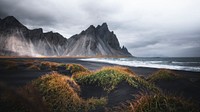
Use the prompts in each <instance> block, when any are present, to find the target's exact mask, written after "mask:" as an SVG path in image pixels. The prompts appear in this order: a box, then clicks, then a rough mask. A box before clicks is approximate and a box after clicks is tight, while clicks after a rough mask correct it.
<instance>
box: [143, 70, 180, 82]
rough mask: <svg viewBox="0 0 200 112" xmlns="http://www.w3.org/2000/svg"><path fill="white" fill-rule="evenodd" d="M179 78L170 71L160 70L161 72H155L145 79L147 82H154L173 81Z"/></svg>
mask: <svg viewBox="0 0 200 112" xmlns="http://www.w3.org/2000/svg"><path fill="white" fill-rule="evenodd" d="M179 78H181V76H179V75H178V74H176V73H174V72H172V71H170V70H166V69H161V70H158V71H156V72H155V73H153V74H152V75H150V76H149V77H148V78H147V80H148V81H150V82H156V81H159V80H175V79H179Z"/></svg>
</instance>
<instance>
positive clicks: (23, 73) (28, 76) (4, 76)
mask: <svg viewBox="0 0 200 112" xmlns="http://www.w3.org/2000/svg"><path fill="white" fill-rule="evenodd" d="M24 59H25V58H17V59H14V60H24ZM27 59H28V60H30V59H31V60H32V59H33V60H41V61H51V62H58V63H77V64H81V65H83V66H85V67H86V68H88V69H90V70H96V69H100V68H101V67H104V66H116V64H109V63H103V62H89V61H81V60H78V59H77V58H27ZM1 60H13V59H9V58H8V59H4V58H0V61H1ZM125 67H129V66H125ZM129 68H130V69H132V70H133V71H134V72H135V73H136V74H137V75H139V76H144V77H147V76H148V75H150V74H152V73H153V72H155V71H157V70H158V69H156V68H144V67H129ZM173 71H175V72H176V73H177V74H180V75H183V76H185V77H187V78H189V79H191V80H194V81H196V80H197V81H196V82H197V84H200V73H199V72H188V71H179V70H173ZM48 72H50V71H48V70H40V71H38V70H37V71H36V70H17V71H15V70H14V71H8V70H1V69H0V81H1V82H4V83H6V84H7V85H9V86H13V87H16V86H21V85H25V84H26V83H28V82H30V81H31V80H33V79H36V78H38V77H39V76H41V75H44V74H45V73H48ZM199 87H200V86H199Z"/></svg>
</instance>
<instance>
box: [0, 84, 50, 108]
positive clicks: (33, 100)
mask: <svg viewBox="0 0 200 112" xmlns="http://www.w3.org/2000/svg"><path fill="white" fill-rule="evenodd" d="M29 87H30V86H29ZM31 90H32V91H29V93H32V96H31V97H30V96H27V94H24V92H23V91H21V90H20V91H18V90H17V91H15V90H12V89H9V88H8V87H7V86H5V85H3V86H2V84H0V112H49V111H48V109H47V108H46V106H45V104H44V103H43V102H42V97H40V96H39V95H38V94H37V91H35V90H34V89H31Z"/></svg>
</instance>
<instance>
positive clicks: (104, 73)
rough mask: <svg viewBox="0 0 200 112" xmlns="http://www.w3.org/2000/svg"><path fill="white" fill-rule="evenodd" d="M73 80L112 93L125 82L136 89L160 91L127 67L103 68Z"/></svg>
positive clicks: (74, 77)
mask: <svg viewBox="0 0 200 112" xmlns="http://www.w3.org/2000/svg"><path fill="white" fill-rule="evenodd" d="M72 78H73V79H74V80H75V81H76V82H77V83H79V84H83V85H84V84H96V85H97V86H100V87H102V88H103V89H104V90H105V91H107V92H110V91H112V90H113V89H114V88H115V87H116V86H117V85H118V84H119V83H121V82H123V81H125V82H127V83H128V84H129V85H130V86H132V87H135V88H140V87H144V88H146V89H149V90H153V91H159V90H158V89H157V88H156V87H155V86H154V85H153V84H150V83H148V82H146V81H145V80H143V79H141V78H140V77H138V76H137V75H136V74H135V73H134V72H132V71H131V70H130V69H128V68H125V67H119V66H114V67H103V68H101V69H100V70H97V71H94V72H80V73H77V74H74V75H73V76H72Z"/></svg>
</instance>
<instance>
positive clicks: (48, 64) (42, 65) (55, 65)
mask: <svg viewBox="0 0 200 112" xmlns="http://www.w3.org/2000/svg"><path fill="white" fill-rule="evenodd" d="M61 65H62V64H61V63H56V62H49V61H41V62H40V69H49V70H57V69H58V67H59V66H61Z"/></svg>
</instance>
